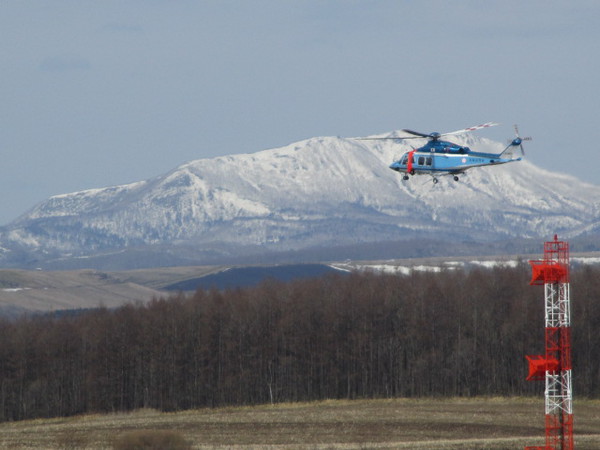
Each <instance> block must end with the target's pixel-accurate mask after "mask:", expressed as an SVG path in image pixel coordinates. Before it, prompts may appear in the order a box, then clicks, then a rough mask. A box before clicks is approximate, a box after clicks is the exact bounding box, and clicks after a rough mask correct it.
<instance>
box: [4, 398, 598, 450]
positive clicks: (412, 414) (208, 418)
mask: <svg viewBox="0 0 600 450" xmlns="http://www.w3.org/2000/svg"><path fill="white" fill-rule="evenodd" d="M543 408H544V405H543V399H541V398H540V399H537V398H536V399H522V398H510V399H507V398H475V399H418V400H409V399H397V400H354V401H344V400H342V401H325V402H316V403H298V404H283V405H274V406H271V405H261V406H255V407H244V408H219V409H203V410H196V411H186V412H181V413H169V414H167V413H159V412H157V411H153V410H142V411H137V412H134V413H129V414H108V415H86V416H78V417H72V418H66V419H65V418H61V419H47V420H33V421H23V422H15V423H3V424H0V447H1V448H13V449H26V448H44V449H59V448H73V449H74V448H78V449H80V448H81V449H85V448H87V449H109V448H112V444H113V442H114V441H115V438H116V437H117V436H119V435H121V434H122V433H124V432H127V431H131V430H140V429H147V430H176V431H177V432H178V433H180V434H181V435H183V436H184V437H185V439H186V440H187V441H188V442H190V443H192V448H197V449H200V448H221V449H224V448H227V449H234V448H254V449H274V448H285V449H348V448H360V449H369V448H413V449H415V448H416V449H508V448H515V449H516V448H518V449H522V448H524V447H525V446H526V445H543V444H544V437H543V436H544V415H543ZM575 444H576V448H577V449H578V450H584V449H598V448H600V401H585V400H580V401H576V402H575Z"/></svg>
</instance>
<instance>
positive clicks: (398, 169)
mask: <svg viewBox="0 0 600 450" xmlns="http://www.w3.org/2000/svg"><path fill="white" fill-rule="evenodd" d="M390 169H392V170H395V171H396V172H399V171H400V164H399V163H398V162H394V163H392V164H390Z"/></svg>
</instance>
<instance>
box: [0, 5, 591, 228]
mask: <svg viewBox="0 0 600 450" xmlns="http://www.w3.org/2000/svg"><path fill="white" fill-rule="evenodd" d="M598 17H600V2H597V1H595V0H589V1H583V0H582V1H578V0H575V1H566V0H565V1H540V0H532V1H527V2H523V1H516V0H504V1H494V2H492V1H485V2H482V1H475V0H474V1H460V0H459V1H454V2H449V1H441V0H440V1H403V0H389V1H383V0H382V1H376V0H374V1H352V0H331V1H328V0H312V1H302V0H297V1H285V0H278V1H276V0H270V1H266V0H265V1H261V0H255V1H252V2H247V1H242V0H239V1H227V0H221V1H217V0H214V1H167V0H146V1H141V0H140V1H137V0H129V1H127V0H125V1H112V0H105V1H86V0H76V1H70V0H61V1H56V2H46V1H35V0H34V1H27V0H25V1H19V2H15V1H13V2H2V3H1V4H0V39H1V41H2V45H1V46H0V64H1V66H0V70H1V75H2V76H1V80H2V82H1V83H0V99H1V102H0V121H1V125H0V151H1V152H2V153H1V154H2V156H3V163H2V164H1V165H0V187H1V189H2V193H3V195H2V197H1V200H0V224H3V223H7V222H10V221H11V220H13V219H15V218H16V217H18V216H19V215H20V214H22V213H24V212H26V211H27V210H28V209H29V208H31V207H33V206H34V205H35V204H36V203H38V202H40V201H42V200H44V199H46V198H47V197H49V196H51V195H55V194H61V193H66V192H72V191H77V190H83V189H89V188H96V187H105V186H110V185H116V184H124V183H130V182H134V181H139V180H142V179H147V178H150V177H153V176H156V175H159V174H162V173H164V172H167V171H168V170H170V169H172V168H175V167H176V166H178V165H179V164H181V163H184V162H186V161H190V160H195V159H199V158H209V157H214V156H218V155H225V154H235V153H248V152H255V151H259V150H264V149H267V148H274V147H279V146H283V145H286V144H289V143H291V142H294V141H297V140H302V139H306V138H310V137H313V136H345V137H351V136H361V135H369V134H376V133H383V132H387V131H392V130H398V129H401V128H410V129H414V130H420V131H423V132H430V131H440V132H443V131H452V130H456V129H461V128H464V127H466V126H471V125H476V124H479V123H482V122H487V121H496V122H500V123H502V126H500V127H496V128H493V129H489V130H484V131H480V132H479V134H480V135H481V136H485V137H489V138H492V139H497V140H502V141H504V140H505V139H506V138H509V137H511V136H512V133H513V130H512V125H513V123H518V124H519V126H520V129H521V132H522V134H523V135H531V136H533V138H534V140H533V141H532V142H530V143H528V144H529V145H528V146H527V158H528V159H530V160H531V161H532V162H533V163H535V164H537V165H539V166H541V167H544V168H547V169H549V170H552V171H558V172H565V173H568V174H572V175H575V176H577V177H579V178H581V179H582V180H585V181H588V182H591V183H595V184H600V170H598V167H597V166H598V165H599V164H600V156H599V155H600V152H599V150H598V149H597V148H596V147H597V146H596V144H595V142H596V133H597V132H598V126H597V121H598V118H599V117H600V114H599V109H600V106H599V105H600V89H598V81H597V80H598V72H599V66H600V63H599V62H598V57H597V56H598V53H597V50H596V48H595V47H597V43H598V42H600V28H599V27H598V24H597V20H598ZM588 137H589V138H590V139H591V142H589V143H586V142H587V139H586V138H588Z"/></svg>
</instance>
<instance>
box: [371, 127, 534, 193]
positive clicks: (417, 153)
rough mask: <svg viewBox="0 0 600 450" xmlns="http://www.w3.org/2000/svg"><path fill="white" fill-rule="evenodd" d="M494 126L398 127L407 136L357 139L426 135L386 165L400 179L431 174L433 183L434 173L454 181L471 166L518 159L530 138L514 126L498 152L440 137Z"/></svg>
mask: <svg viewBox="0 0 600 450" xmlns="http://www.w3.org/2000/svg"><path fill="white" fill-rule="evenodd" d="M496 125H498V124H497V123H495V122H488V123H484V124H481V125H477V126H474V127H470V128H464V129H462V130H457V131H452V132H449V133H437V132H433V133H429V134H425V133H420V132H418V131H412V130H406V129H404V130H402V131H404V132H405V133H408V134H410V135H411V136H407V137H384V138H362V139H361V140H383V139H396V140H405V139H422V138H427V139H429V141H428V142H427V144H425V145H424V146H423V147H419V148H414V147H413V150H411V151H409V152H406V153H405V154H404V155H403V156H402V158H400V159H399V160H398V161H396V162H394V163H392V164H391V165H390V169H392V170H395V171H396V172H400V173H404V176H403V177H402V178H403V179H404V180H408V179H409V175H411V176H412V175H423V174H427V175H430V176H431V177H432V180H433V183H434V184H435V183H437V182H438V178H437V177H438V176H442V175H451V176H453V177H454V181H458V180H459V178H458V176H459V175H460V174H463V173H465V172H466V171H467V170H468V169H471V168H473V167H483V166H492V165H494V166H495V165H498V164H506V163H509V162H514V161H520V160H521V159H522V156H524V155H525V150H524V149H523V145H522V144H523V141H529V140H531V138H530V137H525V138H522V137H520V136H519V130H518V128H517V126H516V125H515V134H516V137H515V138H514V139H512V141H510V143H509V144H508V146H507V147H506V148H505V149H504V151H502V153H499V154H495V153H486V152H476V151H473V150H471V149H470V148H469V147H465V146H462V145H458V144H454V143H452V142H448V141H443V140H441V139H440V138H441V137H443V136H450V135H456V134H463V133H468V132H471V131H475V130H479V129H481V128H488V127H493V126H496ZM517 148H518V149H519V150H520V156H516V154H515V153H516V151H518V150H517Z"/></svg>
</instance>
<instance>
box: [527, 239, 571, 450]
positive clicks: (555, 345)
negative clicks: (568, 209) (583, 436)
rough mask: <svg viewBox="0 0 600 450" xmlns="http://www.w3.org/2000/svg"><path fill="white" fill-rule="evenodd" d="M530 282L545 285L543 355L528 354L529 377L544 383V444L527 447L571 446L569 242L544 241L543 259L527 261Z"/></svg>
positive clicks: (548, 449)
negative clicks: (544, 342) (531, 272)
mask: <svg viewBox="0 0 600 450" xmlns="http://www.w3.org/2000/svg"><path fill="white" fill-rule="evenodd" d="M529 264H531V268H532V270H533V275H532V279H531V283H530V284H532V285H542V284H543V285H544V295H545V301H546V303H545V305H546V306H545V315H546V332H545V341H546V354H545V355H536V356H527V360H528V361H529V375H528V377H527V379H528V380H544V381H545V382H546V390H545V397H546V446H544V447H525V448H526V449H546V450H553V449H560V450H572V449H573V393H572V388H571V304H570V299H569V244H568V243H567V242H563V241H559V240H558V237H557V236H556V235H555V236H554V240H553V241H549V242H545V243H544V259H543V260H538V261H529Z"/></svg>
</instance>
